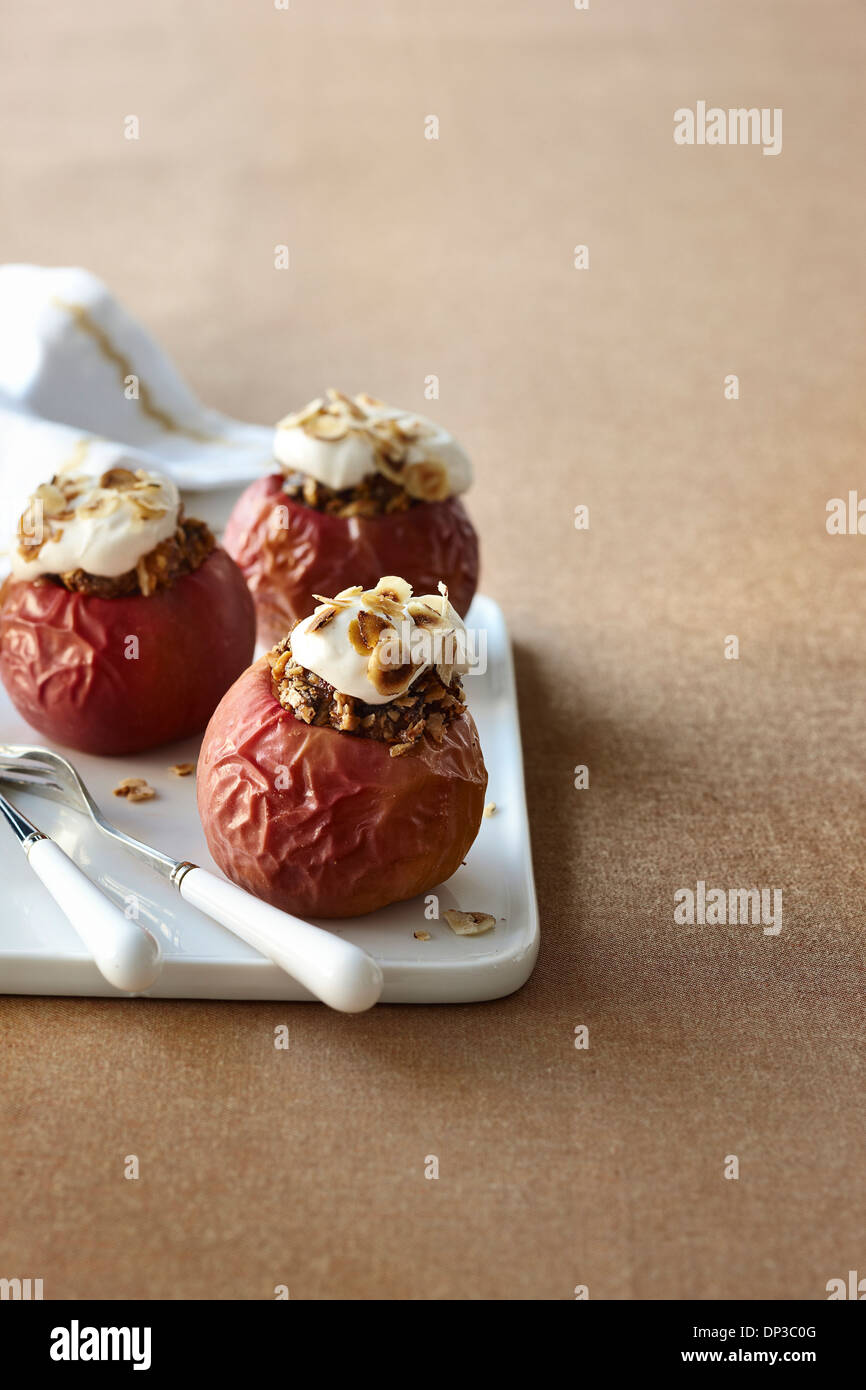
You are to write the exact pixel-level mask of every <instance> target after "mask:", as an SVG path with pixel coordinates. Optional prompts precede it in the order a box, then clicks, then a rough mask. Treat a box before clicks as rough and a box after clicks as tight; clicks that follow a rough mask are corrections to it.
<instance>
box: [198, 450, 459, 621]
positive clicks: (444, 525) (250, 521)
mask: <svg viewBox="0 0 866 1390" xmlns="http://www.w3.org/2000/svg"><path fill="white" fill-rule="evenodd" d="M223 540H224V544H225V547H226V550H227V551H228V552H229V554H230V555H232V556H233V557H234V559H235V560H236V561H237V563H238V564H239V565H240V568H241V570H242V571H243V573H244V576H245V578H246V581H247V584H248V585H249V587H250V590H251V592H252V595H253V600H254V602H255V605H256V616H257V619H258V635H259V641H260V642H262V643H263V644H264V645H265V646H271V645H272V644H273V643H274V642H276V641H277V640H278V638H280V637H281V636H282V635H283V633H284V632H285V631H286V630H287V628H290V627H291V626H292V624H293V623H295V622H297V621H298V619H299V618H304V617H306V615H307V614H308V613H309V611H310V606H311V600H310V595H311V594H333V593H338V592H339V590H340V589H342V588H344V587H345V585H346V583H347V582H348V581H349V580H350V579H351V580H352V581H353V582H354V581H355V580H357V582H358V583H359V584H363V585H364V586H365V587H372V586H373V585H374V584H375V583H376V580H377V579H378V578H379V576H380V575H381V574H405V575H406V577H407V578H408V579H409V581H410V583H411V584H412V586H413V588H414V589H416V590H417V591H418V592H420V593H424V592H427V591H428V590H433V589H435V588H436V584H437V582H438V581H439V580H440V579H442V580H444V582H445V583H446V584H447V586H448V593H449V596H450V599H451V602H452V603H453V604H454V607H455V608H456V609H457V612H458V613H459V614H460V615H461V617H465V616H466V613H467V612H468V611H469V605H470V603H471V602H472V599H473V597H474V594H475V589H476V586H477V584H478V537H477V535H476V533H475V528H474V526H473V525H472V522H471V521H470V520H469V517H468V516H467V515H466V510H465V508H464V506H463V503H462V502H461V501H460V500H459V498H456V497H450V498H448V499H447V500H446V501H444V502H427V503H422V504H421V505H420V506H417V507H412V508H411V509H410V510H409V511H405V512H397V513H395V514H394V515H392V516H383V517H349V518H346V517H340V516H333V515H331V514H330V513H328V512H319V511H314V510H313V509H312V508H311V507H308V506H305V505H304V503H303V502H299V501H296V500H294V499H293V498H291V497H289V496H287V495H286V493H285V491H284V490H283V476H282V474H279V473H277V474H271V475H269V476H268V477H265V478H258V479H257V480H256V481H255V482H254V483H251V484H250V486H249V487H248V488H247V489H246V491H245V492H243V493H242V494H241V496H240V497H239V498H238V501H237V502H236V504H235V507H234V510H233V512H232V514H231V516H230V518H229V522H228V525H227V527H226V531H225V536H224V538H223Z"/></svg>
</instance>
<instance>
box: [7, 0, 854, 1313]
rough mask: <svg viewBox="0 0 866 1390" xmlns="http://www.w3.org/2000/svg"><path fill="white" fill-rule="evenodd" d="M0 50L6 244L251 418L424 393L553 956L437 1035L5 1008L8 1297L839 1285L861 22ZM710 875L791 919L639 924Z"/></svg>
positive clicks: (538, 24) (436, 1014) (101, 4)
mask: <svg viewBox="0 0 866 1390" xmlns="http://www.w3.org/2000/svg"><path fill="white" fill-rule="evenodd" d="M5 29H6V37H7V40H8V42H9V43H10V44H11V49H12V60H11V62H9V63H8V65H7V68H6V70H5V76H4V83H3V89H2V93H0V137H2V149H3V155H2V159H3V166H4V167H3V184H4V190H5V209H4V219H3V223H4V228H3V237H2V248H0V250H2V256H3V258H4V259H13V260H14V259H21V260H32V261H37V262H43V263H47V264H51V263H54V264H64V263H68V264H82V265H86V266H88V267H89V268H91V269H92V270H94V271H96V272H97V273H99V274H100V275H102V276H103V277H104V278H105V279H106V280H107V281H108V282H109V283H110V284H111V286H112V287H113V288H114V290H115V291H116V292H117V293H118V294H119V295H120V296H121V297H122V298H123V300H124V301H125V302H126V304H127V305H128V306H129V307H130V308H131V309H132V310H133V311H134V312H136V313H137V314H139V315H140V316H141V317H142V318H144V319H145V321H146V322H147V323H148V324H149V325H150V327H151V328H152V329H153V330H154V331H155V332H156V333H157V334H158V335H159V336H160V337H161V338H162V340H163V341H164V342H165V344H166V345H167V347H168V348H169V350H170V351H171V353H172V354H173V356H174V357H175V359H176V361H177V362H178V363H179V365H180V366H181V368H182V370H183V371H184V372H185V373H186V374H187V375H188V377H189V378H190V379H191V381H192V383H193V384H194V386H195V387H196V389H197V390H198V391H199V392H200V393H201V394H203V395H204V396H205V397H207V399H208V400H209V401H210V402H211V403H212V404H214V405H217V406H219V407H221V408H222V409H224V410H227V411H229V412H231V413H234V414H237V415H239V416H244V417H247V418H250V419H255V420H264V421H268V420H272V419H275V418H276V417H277V416H278V415H279V414H281V413H282V412H284V411H285V410H286V409H287V408H289V407H291V406H293V405H296V404H297V403H299V402H302V401H304V400H306V399H307V398H308V397H310V396H311V395H313V394H315V393H316V392H318V391H319V389H320V388H321V387H322V386H323V385H327V384H329V383H332V382H333V383H335V384H340V385H341V386H343V387H344V388H346V389H351V390H356V389H364V388H366V389H369V390H372V391H374V392H376V393H379V394H381V395H383V396H385V397H387V398H389V399H394V400H396V401H399V402H401V403H405V404H407V405H409V406H411V407H416V408H421V407H422V406H423V405H424V401H423V383H424V378H425V376H427V375H428V374H430V373H435V374H437V375H438V376H439V377H440V381H441V399H440V401H439V403H438V406H437V407H436V409H437V413H438V414H439V415H440V416H441V418H443V419H444V420H446V421H447V422H448V423H449V424H450V425H451V426H452V427H453V428H454V429H455V431H456V432H457V433H458V434H459V435H460V436H461V437H462V438H464V439H465V440H466V442H467V444H468V446H469V447H470V448H471V450H472V452H473V454H474V457H475V459H476V462H477V472H478V478H477V485H476V487H475V489H474V491H473V492H472V494H471V498H470V503H471V510H472V512H473V515H474V517H475V520H476V522H477V524H478V526H479V528H480V530H481V533H482V537H483V544H484V574H483V584H484V588H485V589H486V590H487V592H489V593H491V594H493V595H494V596H495V597H496V598H497V599H498V600H499V601H500V602H501V603H502V604H503V605H504V607H505V608H506V610H507V613H508V616H509V619H510V622H511V625H512V631H513V635H514V639H515V643H516V646H517V651H518V656H519V662H520V687H521V690H520V693H521V700H522V721H523V733H524V739H525V754H526V775H527V783H528V792H529V798H530V809H531V816H532V825H533V845H534V853H535V864H536V871H537V875H538V890H539V898H540V906H541V913H542V924H543V930H544V939H543V948H542V955H541V959H540V963H539V965H538V968H537V970H536V973H535V975H534V977H533V978H532V980H531V981H530V983H529V984H528V985H527V986H526V987H525V988H524V989H523V990H522V991H521V992H520V993H519V994H518V995H516V996H514V997H513V998H511V999H507V1000H503V1001H500V1002H497V1003H492V1004H487V1005H478V1006H472V1007H438V1008H409V1007H391V1008H381V1009H378V1010H376V1011H375V1012H374V1013H373V1014H371V1015H369V1016H366V1017H362V1018H357V1019H347V1018H342V1017H337V1016H335V1015H333V1014H331V1013H328V1012H327V1011H326V1010H325V1009H324V1008H319V1007H316V1006H301V1005H296V1006H290V1005H289V1006H287V1005H278V1004H275V1005H254V1004H228V1003H226V1004H219V1003H213V1004H211V1003H189V1004H186V1003H159V1002H147V1003H132V1004H129V1003H121V1002H113V1001H103V1002H99V1001H90V1002H87V1001H78V1000H35V999H5V1000H4V1001H2V1014H0V1018H2V1029H3V1037H2V1069H3V1074H4V1080H3V1084H2V1095H3V1100H2V1107H3V1108H2V1130H3V1143H2V1151H0V1184H2V1223H0V1229H2V1235H0V1265H2V1268H0V1274H3V1275H6V1276H11V1275H18V1276H26V1275H30V1276H34V1277H36V1276H41V1277H43V1278H44V1280H45V1292H46V1296H47V1297H50V1298H61V1299H62V1298H73V1297H80V1296H90V1297H95V1296H102V1297H117V1298H126V1297H132V1296H144V1297H170V1298H173V1297H176V1298H182V1297H195V1298H210V1299H220V1298H270V1297H272V1296H273V1289H274V1286H275V1285H276V1284H278V1283H285V1284H287V1285H288V1286H289V1288H290V1290H291V1294H292V1297H293V1298H313V1299H321V1298H349V1297H352V1298H375V1297H385V1298H413V1299H428V1298H442V1297H448V1298H461V1299H463V1298H470V1299H474V1298H503V1299H510V1298H550V1299H560V1298H569V1297H571V1296H572V1290H573V1288H574V1286H575V1285H576V1284H578V1283H581V1284H587V1285H588V1286H589V1289H590V1294H591V1297H593V1298H658V1297H668V1298H683V1297H688V1296H697V1297H701V1298H714V1297H721V1298H754V1299H760V1298H766V1297H782V1298H801V1297H802V1298H821V1297H825V1296H826V1295H825V1293H824V1288H825V1284H826V1282H827V1280H828V1279H829V1278H831V1277H834V1276H836V1275H844V1274H846V1272H847V1271H848V1269H849V1268H856V1269H859V1270H860V1271H861V1272H866V1247H864V1244H863V1230H864V1216H866V1193H864V1181H863V1137H864V1135H863V1130H864V1119H863V1105H862V1089H863V1080H864V1051H863V1027H862V1016H863V977H864V955H863V944H862V942H863V936H862V917H863V912H862V903H863V882H862V879H863V837H862V823H863V814H864V793H863V776H862V774H863V762H864V758H863V727H864V707H863V670H864V652H863V635H862V634H863V621H862V614H863V609H864V601H866V600H864V593H863V573H864V563H866V539H863V538H857V539H855V538H850V537H849V538H841V537H837V538H830V537H829V536H828V535H827V534H826V531H825V524H824V511H825V504H826V501H827V499H828V498H830V497H833V496H838V495H842V496H844V495H846V494H847V491H848V489H849V488H857V487H862V488H863V490H864V493H866V477H864V471H863V466H862V449H863V437H864V432H863V406H862V402H863V390H862V383H863V371H864V365H866V363H864V340H863V331H862V330H863V321H864V271H863V264H864V261H863V251H862V245H863V227H864V223H866V207H864V181H863V177H862V159H861V154H862V151H861V148H860V139H859V132H860V131H862V129H863V128H864V125H866V111H864V91H866V84H864V82H863V76H862V74H863V68H864V56H866V54H864V49H866V17H864V14H863V9H862V6H861V5H858V4H857V3H854V0H850V2H846V0H835V3H833V4H832V5H830V4H825V5H822V6H816V5H815V4H814V3H813V2H812V0H728V3H726V4H724V5H712V4H696V3H690V0H653V3H652V4H647V3H645V2H644V0H592V3H591V8H590V10H589V11H588V12H578V11H575V10H574V9H573V8H572V6H571V4H570V3H569V2H568V0H545V3H535V4H521V3H518V0H483V2H479V0H476V3H473V4H466V3H463V2H462V0H447V3H445V2H444V0H443V2H441V3H440V2H437V3H436V4H431V3H428V2H427V0H423V3H421V2H420V0H415V2H414V3H407V0H399V2H398V0H387V3H386V2H385V0H380V3H369V4H365V5H364V6H358V5H356V4H352V3H350V0H328V3H317V4H313V3H312V0H291V9H290V10H289V12H288V13H282V12H278V11H276V10H274V9H273V7H272V6H270V5H269V4H268V3H265V2H264V0H263V3H260V4H258V5H250V4H243V3H236V4H217V3H214V0H206V2H205V0H198V2H197V3H187V4H185V5H183V6H178V5H174V4H169V3H168V2H167V0H163V3H157V4H150V5H146V6H142V5H140V4H139V3H133V2H132V0H122V2H121V0H87V2H86V3H82V4H81V5H77V6H74V7H68V6H57V5H55V4H53V3H52V4H46V3H30V4H28V5H27V6H19V7H16V8H15V10H14V12H13V13H11V14H7V16H6V19H5ZM699 99H705V100H707V101H708V102H709V103H711V104H712V103H719V104H721V105H723V106H725V107H727V106H740V105H746V106H749V105H756V106H759V107H764V106H767V107H782V108H783V110H784V125H783V134H784V148H783V152H782V154H781V155H780V156H778V157H777V158H767V157H764V156H763V155H762V154H761V152H760V150H759V149H757V148H678V147H676V146H675V145H674V143H673V139H672V116H673V111H674V109H675V108H677V107H680V106H694V104H695V102H696V101H697V100H699ZM128 114H137V115H138V116H139V118H140V121H141V139H140V141H139V142H138V143H133V142H129V141H126V140H124V139H123V135H122V122H123V118H124V116H125V115H128ZM429 114H435V115H437V116H438V117H439V120H440V139H439V140H438V142H434V141H428V140H425V139H424V138H423V126H424V119H425V116H427V115H429ZM283 242H284V243H287V244H288V245H289V246H290V248H291V257H292V268H291V270H290V271H289V272H287V273H279V272H276V271H275V270H274V269H273V247H274V245H275V244H276V243H283ZM577 243H586V244H587V245H588V246H589V247H590V269H589V270H588V271H576V270H575V269H573V267H572V260H573V248H574V246H575V244H577ZM731 372H735V373H737V374H738V375H739V378H740V383H741V397H740V399H739V401H736V402H730V401H726V400H725V399H724V396H723V379H724V377H725V375H726V374H728V373H731ZM579 503H584V504H586V505H588V506H589V507H590V518H591V525H590V530H589V531H588V532H583V533H580V532H576V531H575V530H574V528H573V524H572V516H573V510H574V507H575V505H577V504H579ZM728 634H736V635H737V636H738V638H739V643H740V659H739V661H727V660H725V659H724V657H723V642H724V639H725V637H726V636H727V635H728ZM577 763H586V764H588V766H589V768H590V777H591V786H590V789H589V790H588V791H581V792H578V791H575V790H573V788H572V769H573V767H574V766H575V764H577ZM491 795H492V796H493V797H494V798H495V795H496V769H495V767H494V768H493V769H492V770H491ZM699 878H703V879H705V880H706V881H708V882H709V883H716V884H721V885H723V886H725V887H736V886H741V885H750V884H756V885H763V886H767V887H780V888H781V889H782V890H783V901H784V925H783V930H782V932H781V934H780V935H779V936H777V937H766V936H764V935H763V934H762V933H761V931H760V928H756V927H733V928H729V927H694V928H688V927H678V926H676V925H675V924H674V923H673V920H672V909H673V893H674V890H675V889H676V888H677V887H679V886H685V885H689V884H690V885H692V886H693V885H694V884H695V882H696V880H697V879H699ZM280 1022H288V1024H289V1029H290V1035H291V1046H290V1050H289V1051H288V1052H285V1053H284V1052H275V1051H274V1048H273V1045H272V1037H273V1028H274V1025H275V1024H277V1023H280ZM575 1024H586V1025H588V1027H589V1030H590V1048H589V1050H588V1051H585V1052H579V1051H575V1049H574V1047H573V1045H572V1041H573V1029H574V1026H575ZM129 1153H136V1154H138V1155H139V1157H140V1161H141V1179H140V1181H138V1182H128V1181H124V1179H123V1177H122V1160H123V1156H124V1155H125V1154H129ZM430 1153H435V1154H437V1155H438V1156H439V1159H440V1164H441V1177H440V1179H439V1180H438V1181H425V1179H424V1177H423V1166H424V1157H425V1155H427V1154H430ZM728 1154H736V1155H737V1156H738V1157H739V1161H740V1179H739V1181H725V1180H724V1179H723V1176H722V1171H723V1163H724V1160H725V1156H726V1155H728Z"/></svg>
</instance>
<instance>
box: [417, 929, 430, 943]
mask: <svg viewBox="0 0 866 1390" xmlns="http://www.w3.org/2000/svg"><path fill="white" fill-rule="evenodd" d="M412 935H413V936H414V938H415V940H416V941H430V940H431V939H432V938H431V936H430V933H429V932H428V931H416V932H413V933H412Z"/></svg>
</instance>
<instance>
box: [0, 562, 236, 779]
mask: <svg viewBox="0 0 866 1390" xmlns="http://www.w3.org/2000/svg"><path fill="white" fill-rule="evenodd" d="M130 639H134V641H131V640H130ZM254 646H255V612H254V609H253V602H252V599H251V597H250V594H249V591H248V589H247V586H246V584H245V583H244V579H243V576H242V574H241V573H240V570H239V569H238V567H237V565H236V564H235V563H234V561H233V560H232V559H231V558H230V556H228V555H227V554H226V552H225V551H224V550H214V551H213V552H212V553H211V554H210V555H209V556H208V558H207V559H206V560H205V561H204V563H203V564H202V565H201V566H200V567H199V568H198V569H197V570H195V571H194V572H193V573H192V574H185V575H183V576H181V578H179V579H177V580H176V581H175V583H174V584H173V585H172V586H171V588H168V589H160V590H158V591H157V592H156V593H153V594H150V595H149V596H148V597H146V598H145V597H144V596H143V595H142V594H130V595H125V596H122V597H119V598H98V597H96V596H94V595H92V594H82V593H71V592H70V591H69V590H68V589H65V588H63V587H62V585H60V584H56V583H53V582H52V581H51V580H41V581H40V580H37V581H23V582H21V581H19V582H15V581H12V582H10V583H8V584H7V586H6V589H5V592H4V596H3V603H2V607H0V676H2V679H3V684H4V685H5V687H6V689H7V691H8V692H9V695H10V697H11V699H12V702H13V704H14V705H15V708H16V709H17V710H18V713H19V714H21V715H22V716H23V717H24V718H25V719H26V720H27V723H28V724H31V725H32V726H33V728H34V729H38V731H39V732H40V733H41V734H44V735H45V736H46V737H47V738H50V739H53V740H54V741H55V742H56V743H62V744H65V745H66V746H67V747H69V748H78V749H80V750H81V751H82V752H84V753H106V754H111V753H139V752H142V751H143V750H144V749H146V748H154V747H156V746H158V745H159V744H161V743H170V742H173V741H174V740H175V739H181V738H187V737H188V736H189V735H190V734H194V733H197V732H198V731H199V729H201V728H203V727H204V725H205V724H206V723H207V721H208V719H209V718H210V716H211V714H212V713H213V710H214V707H215V705H216V704H217V702H218V700H219V699H220V697H221V696H222V695H223V693H224V692H225V690H226V688H227V687H228V686H229V685H230V684H231V682H232V681H233V680H234V679H235V677H236V676H237V675H238V672H239V671H242V670H243V669H244V667H245V666H246V665H247V664H248V662H249V661H250V660H251V658H252V654H253V649H254Z"/></svg>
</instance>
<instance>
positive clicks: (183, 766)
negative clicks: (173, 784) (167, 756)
mask: <svg viewBox="0 0 866 1390" xmlns="http://www.w3.org/2000/svg"><path fill="white" fill-rule="evenodd" d="M169 772H173V773H174V775H175V777H191V776H192V774H193V773H194V772H195V763H172V765H171V767H170V768H169Z"/></svg>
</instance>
